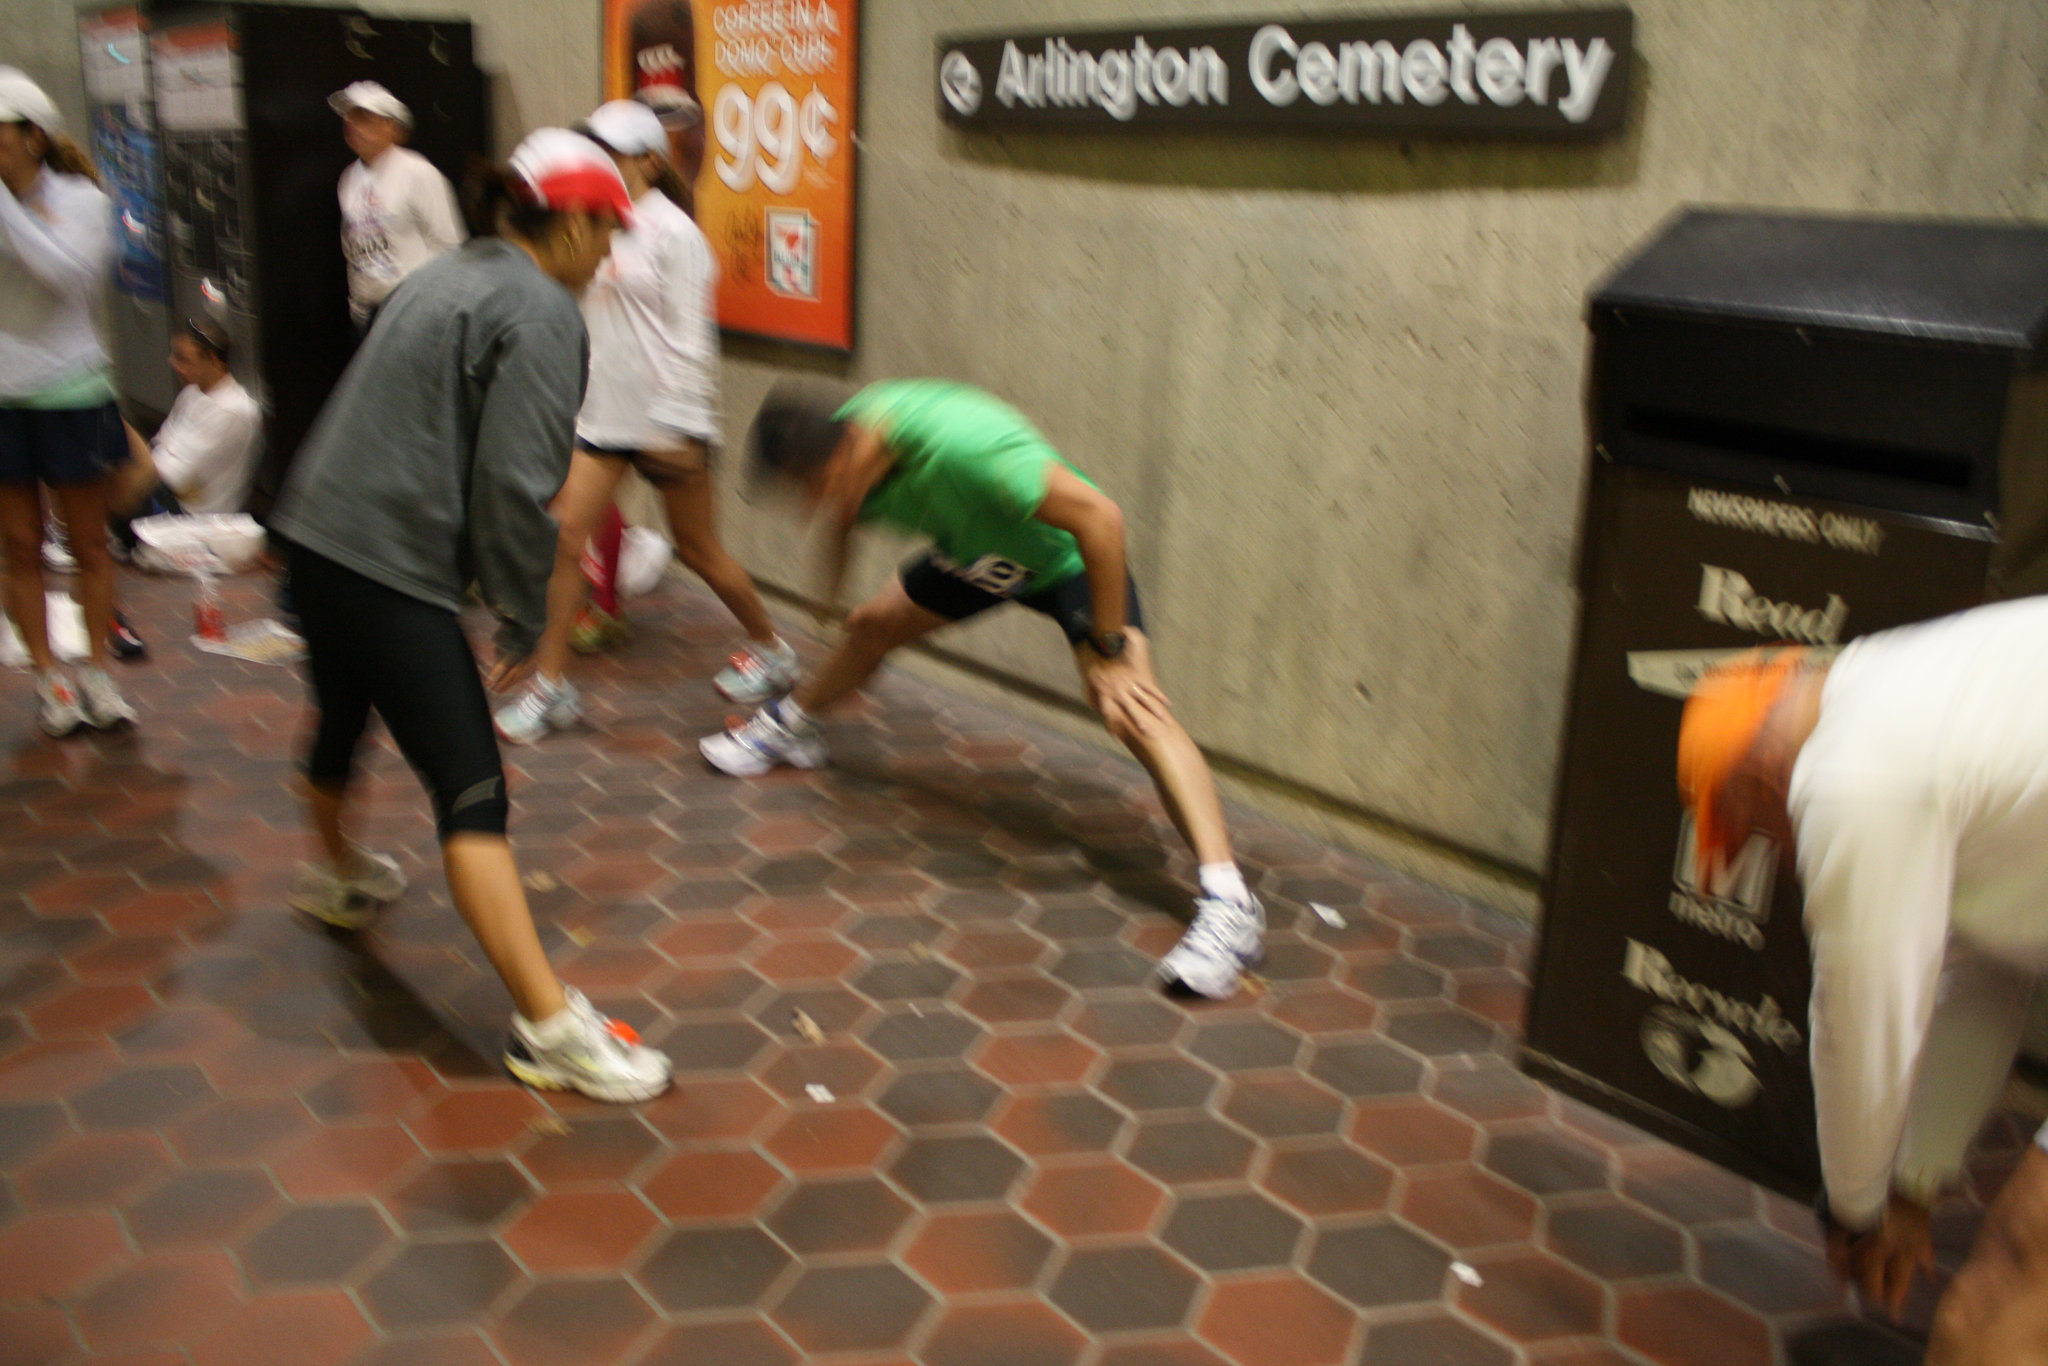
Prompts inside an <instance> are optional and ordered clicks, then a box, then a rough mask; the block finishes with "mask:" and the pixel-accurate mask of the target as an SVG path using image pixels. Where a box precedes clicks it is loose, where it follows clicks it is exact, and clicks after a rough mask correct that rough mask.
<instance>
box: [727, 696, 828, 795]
mask: <svg viewBox="0 0 2048 1366" xmlns="http://www.w3.org/2000/svg"><path fill="white" fill-rule="evenodd" d="M780 705H781V704H780V703H775V702H771V703H769V704H768V705H767V706H765V707H763V708H761V709H760V710H759V711H757V712H755V713H754V714H753V716H752V717H750V718H749V719H747V720H746V721H743V722H740V723H739V724H738V725H733V726H728V727H727V728H726V729H724V730H722V731H720V732H719V733H718V734H716V735H707V736H705V737H704V738H703V739H702V740H699V741H698V742H697V748H698V749H699V750H701V751H702V752H703V754H704V757H705V759H706V760H708V761H709V762H710V764H711V766H712V767H713V768H715V769H717V770H718V771H719V772H720V773H729V774H731V775H732V776H733V777H735V778H758V777H760V776H761V775H762V774H763V773H766V772H767V771H768V770H769V769H771V768H774V767H775V766H776V765H778V764H788V765H789V766H790V767H791V768H823V767H824V766H825V740H824V737H823V736H821V735H819V734H818V728H817V727H816V726H803V727H800V728H799V727H792V726H787V725H784V724H783V722H782V718H781V717H779V716H777V715H776V711H777V709H778V708H779V706H780Z"/></svg>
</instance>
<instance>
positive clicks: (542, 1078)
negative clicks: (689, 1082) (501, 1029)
mask: <svg viewBox="0 0 2048 1366" xmlns="http://www.w3.org/2000/svg"><path fill="white" fill-rule="evenodd" d="M566 994H567V996H568V998H569V1008H568V1010H566V1011H564V1012H563V1015H564V1016H566V1017H567V1018H566V1019H564V1018H562V1017H561V1016H557V1017H555V1018H554V1019H550V1020H546V1021H543V1022H542V1023H541V1024H535V1023H533V1022H532V1021H531V1020H528V1019H527V1018H525V1017H524V1016H522V1015H514V1016H513V1017H512V1037H511V1038H510V1039H508V1040H507V1041H506V1043H505V1070H506V1071H508V1072H510V1073H511V1074H512V1075H513V1076H514V1077H516V1078H518V1079H519V1080H520V1081H522V1082H524V1083H526V1084H527V1085H528V1086H531V1087H533V1088H535V1089H536V1090H541V1091H581V1092H582V1093H583V1094H584V1095H586V1096H589V1097H590V1098H591V1099H592V1100H607V1101H612V1102H614V1103H620V1104H623V1103H627V1102H630V1101H636V1100H652V1099H653V1098H654V1097H656V1096H658V1095H660V1094H661V1093H662V1092H663V1091H666V1090H668V1083H669V1074H670V1073H671V1072H672V1071H673V1070H674V1065H673V1064H672V1063H670V1062H669V1060H668V1054H666V1053H659V1052H656V1051H655V1050H654V1049H652V1048H648V1047H647V1046H646V1045H644V1044H642V1043H641V1042H640V1036H639V1035H638V1034H637V1033H635V1032H634V1030H633V1027H632V1026H631V1025H629V1024H626V1023H625V1022H623V1021H621V1020H608V1019H606V1018H605V1017H604V1016H602V1015H600V1014H598V1013H597V1010H596V1008H595V1007H593V1006H592V1005H591V1004H590V1002H589V1001H588V1000H587V999H585V998H584V995H583V993H582V992H580V991H578V990H576V988H574V987H569V988H567V991H566ZM544 1038H545V1039H550V1040H555V1042H543V1041H542V1040H543V1039H544Z"/></svg>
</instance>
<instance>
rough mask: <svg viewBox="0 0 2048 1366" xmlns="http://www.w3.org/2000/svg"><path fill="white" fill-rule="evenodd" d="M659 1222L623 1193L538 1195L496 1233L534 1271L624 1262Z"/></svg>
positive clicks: (597, 1268)
mask: <svg viewBox="0 0 2048 1366" xmlns="http://www.w3.org/2000/svg"><path fill="white" fill-rule="evenodd" d="M659 1222H660V1221H659V1220H658V1219H656V1218H655V1215H654V1211H653V1210H651V1209H649V1208H648V1207H647V1205H646V1203H645V1202H644V1201H642V1200H640V1199H639V1198H638V1197H636V1196H634V1195H633V1194H631V1193H630V1192H627V1191H563V1192H557V1193H556V1194H553V1195H543V1196H542V1197H541V1198H540V1199H538V1200H536V1201H534V1202H533V1204H532V1205H531V1206H530V1207H528V1209H527V1211H526V1213H524V1214H522V1215H520V1216H519V1217H518V1218H517V1219H515V1220H514V1221H513V1222H512V1226H511V1227H510V1228H507V1229H506V1230H505V1231H504V1233H503V1234H501V1235H500V1236H501V1237H502V1238H503V1239H504V1241H505V1246H507V1247H509V1248H511V1249H512V1253H513V1255H514V1256H516V1257H518V1258H519V1260H520V1261H522V1262H524V1263H525V1264H526V1267H527V1269H528V1270H530V1271H532V1272H534V1273H535V1274H536V1275H542V1276H546V1275H553V1274H555V1273H558V1272H567V1271H601V1270H610V1269H612V1268H615V1267H620V1266H623V1265H625V1264H626V1263H627V1262H629V1261H631V1260H632V1256H633V1253H634V1252H636V1251H637V1250H638V1249H639V1247H640V1245H641V1244H642V1243H644V1242H646V1241H647V1237H648V1235H649V1234H651V1233H653V1232H654V1229H655V1227H656V1225H657V1224H658V1223H659Z"/></svg>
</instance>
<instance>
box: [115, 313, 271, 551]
mask: <svg viewBox="0 0 2048 1366" xmlns="http://www.w3.org/2000/svg"><path fill="white" fill-rule="evenodd" d="M230 354H231V353H230V350H229V342H228V335H227V333H226V332H224V331H222V330H221V329H220V328H219V327H217V326H215V325H214V324H213V323H211V322H207V321H205V320H203V319H197V318H195V319H193V320H192V321H190V322H187V323H186V324H185V330H184V331H183V332H180V333H179V334H178V335H177V336H175V337H173V338H172V339H171V369H172V371H174V372H175V373H176V374H177V376H178V378H179V379H180V380H181V381H183V383H184V386H185V387H184V388H182V389H180V390H179V391H178V397H177V400H176V401H175V402H174V403H172V404H171V411H170V413H169V415H168V416H166V417H165V418H164V422H163V426H161V427H159V428H157V433H156V438H155V439H154V440H152V441H144V440H143V438H142V434H141V433H140V432H138V431H136V430H135V429H134V428H133V427H130V428H129V429H128V449H129V453H130V455H131V456H132V457H133V459H132V461H131V463H130V464H129V466H128V468H127V469H126V470H123V471H122V472H121V474H120V476H119V478H118V481H117V487H116V489H115V497H114V498H113V499H112V500H111V501H112V504H113V507H114V509H115V512H116V514H117V516H116V520H115V526H114V534H115V535H116V537H118V538H119V539H120V540H121V541H122V542H123V543H124V544H126V545H127V546H128V547H129V548H130V549H133V548H134V545H135V533H134V531H133V530H132V529H131V528H130V525H129V524H130V523H131V522H133V521H134V519H135V518H137V517H145V516H148V515H150V514H151V513H158V512H194V513H200V512H240V511H241V510H242V505H243V504H244V503H245V502H247V501H248V497H249V486H250V484H251V483H252V482H253V481H254V479H255V477H256V458H257V454H258V451H259V447H260V444H261V443H260V441H259V440H258V438H259V436H260V435H261V432H262V425H263V418H262V414H261V413H260V412H259V411H258V410H257V407H256V400H255V399H253V398H251V397H249V394H248V391H247V390H245V389H243V388H242V386H241V385H240V384H238V383H236V381H235V377H234V376H233V375H230V374H229V373H228V359H229V356H230Z"/></svg>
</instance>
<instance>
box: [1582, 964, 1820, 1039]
mask: <svg viewBox="0 0 2048 1366" xmlns="http://www.w3.org/2000/svg"><path fill="white" fill-rule="evenodd" d="M1621 975H1622V979H1623V980H1624V981H1626V982H1627V983H1628V984H1629V985H1630V986H1632V987H1634V988H1636V989H1637V990H1638V991H1645V992H1648V993H1649V994H1650V995H1652V996H1654V997H1656V998H1657V999H1658V1000H1660V1001H1667V1002H1669V1003H1670V1004H1672V1005H1675V1006H1683V1007H1685V1008H1686V1009H1687V1010H1690V1011H1692V1012H1693V1013H1695V1014H1697V1015H1699V1016H1700V1017H1701V1018H1702V1019H1707V1020H1712V1021H1714V1022H1716V1023H1717V1024H1719V1025H1720V1026H1721V1027H1722V1028H1724V1029H1728V1030H1731V1031H1733V1032H1734V1033H1737V1034H1746V1035H1748V1036H1749V1037H1750V1038H1752V1039H1755V1040H1757V1041H1758V1042H1759V1043H1767V1044H1770V1045H1772V1046H1773V1047H1775V1048H1779V1049H1782V1050H1783V1051H1785V1052H1787V1053H1790V1052H1791V1051H1792V1050H1793V1049H1795V1048H1797V1047H1799V1045H1800V1044H1802V1043H1804V1042H1805V1041H1806V1040H1805V1036H1803V1035H1802V1034H1800V1032H1799V1027H1798V1026H1797V1025H1795V1024H1793V1023H1792V1022H1791V1021H1790V1020H1788V1019H1786V1018H1785V1012H1784V1010H1783V1009H1782V1008H1781V1007H1780V1006H1779V1005H1778V1002H1777V999H1776V998H1775V997H1771V996H1766V997H1764V998H1763V1000H1762V1001H1760V1002H1758V1003H1757V1004H1756V1005H1750V1004H1749V1003H1748V1002H1746V1001H1738V1000H1736V999H1735V998H1734V997H1733V996H1730V995H1728V994H1727V993H1725V992H1720V991H1716V990H1714V989H1713V988H1712V987H1707V986H1701V985H1700V984H1699V983H1698V982H1691V981H1687V980H1686V979H1685V978H1684V977H1682V976H1680V975H1679V973H1678V970H1677V969H1676V968H1674V967H1672V966H1671V960H1670V959H1669V958H1666V957H1665V956H1664V955H1663V954H1661V953H1659V952H1657V950H1655V949H1653V948H1651V947H1650V946H1649V945H1648V944H1643V943H1639V942H1638V941H1636V940H1634V939H1631V940H1629V941H1628V948H1627V949H1625V950H1624V951H1623V953H1622V959H1621Z"/></svg>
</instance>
